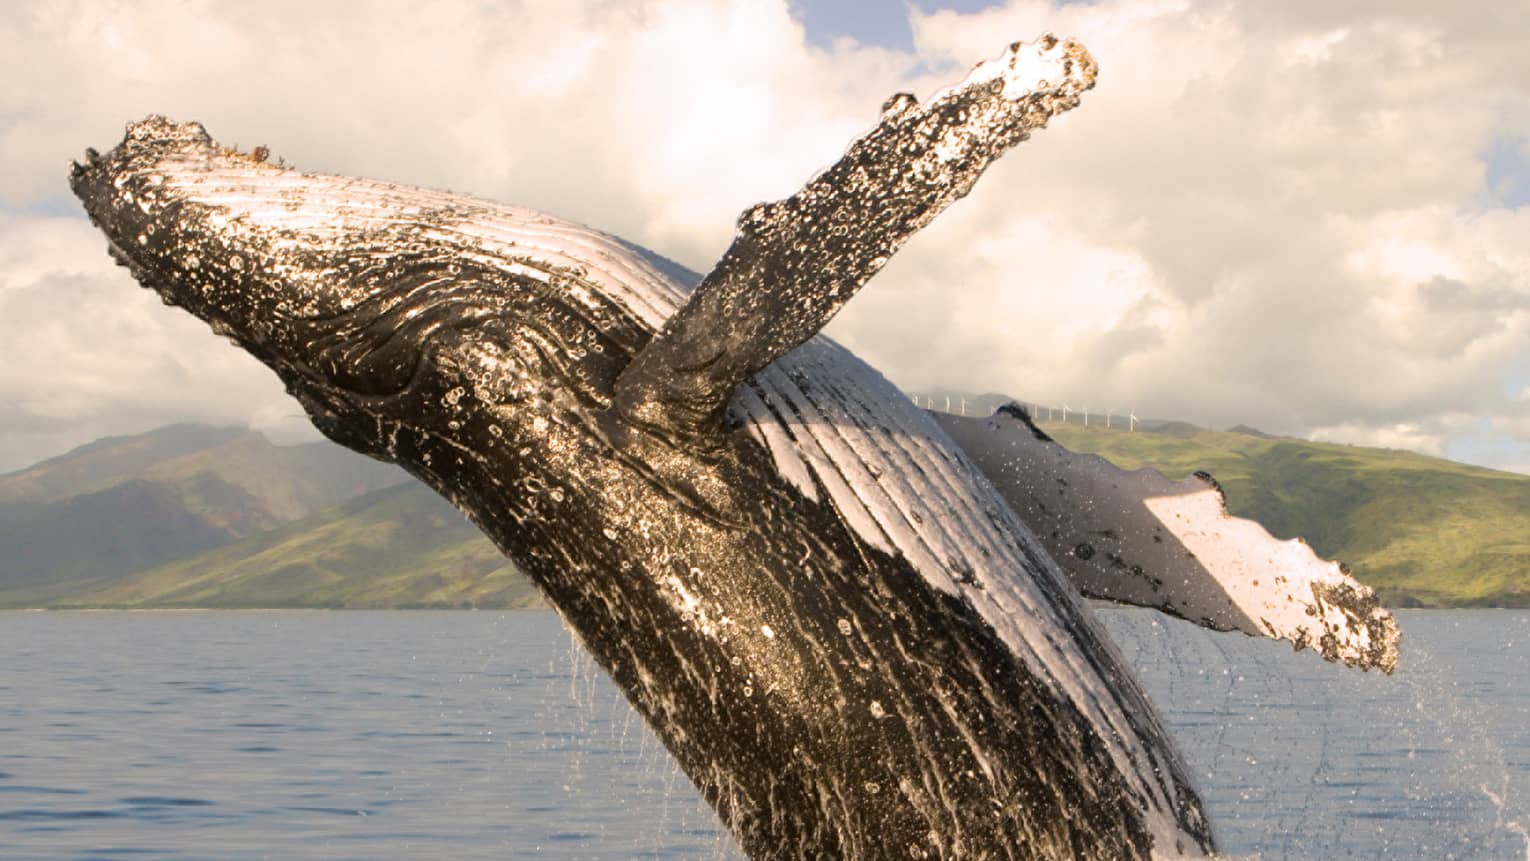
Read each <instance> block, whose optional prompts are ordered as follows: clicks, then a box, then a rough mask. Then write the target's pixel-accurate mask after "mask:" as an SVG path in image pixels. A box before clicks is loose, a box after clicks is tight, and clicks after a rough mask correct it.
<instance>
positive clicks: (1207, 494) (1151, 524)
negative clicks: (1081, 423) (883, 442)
mask: <svg viewBox="0 0 1530 861" xmlns="http://www.w3.org/2000/svg"><path fill="white" fill-rule="evenodd" d="M932 415H933V416H934V418H935V420H936V421H937V422H939V424H940V425H941V427H942V428H944V429H945V431H946V433H947V434H949V435H950V436H951V438H952V439H953V440H955V442H956V443H957V444H958V445H960V446H961V447H962V448H963V449H964V450H965V451H966V453H967V456H968V457H969V458H971V460H972V461H973V462H974V463H975V464H976V465H977V467H978V468H979V469H981V470H982V471H983V472H984V473H985V474H986V475H987V476H988V478H989V480H990V481H992V482H993V483H994V485H995V486H996V487H997V488H998V490H999V492H1000V493H1001V494H1002V495H1003V496H1004V497H1005V499H1006V500H1007V501H1008V502H1009V504H1010V507H1011V508H1013V509H1014V511H1015V513H1016V514H1017V515H1019V517H1020V519H1021V520H1023V521H1025V523H1026V525H1027V526H1029V527H1030V528H1031V530H1032V531H1033V532H1035V534H1036V535H1037V537H1039V538H1040V539H1041V541H1042V543H1043V544H1044V545H1046V548H1047V550H1048V551H1049V552H1050V553H1051V555H1052V558H1054V559H1056V560H1057V562H1058V564H1059V565H1060V566H1061V567H1062V569H1063V570H1064V571H1065V572H1066V573H1067V574H1068V576H1069V577H1070V578H1071V579H1072V580H1073V583H1074V585H1075V586H1077V587H1078V589H1079V591H1080V592H1082V593H1084V594H1085V595H1087V596H1089V597H1091V598H1103V599H1107V600H1111V601H1117V602H1120V603H1123V604H1133V605H1137V606H1141V607H1153V608H1156V609H1159V610H1162V611H1164V612H1166V613H1170V614H1172V615H1175V616H1179V617H1180V618H1183V619H1188V620H1190V621H1192V622H1195V623H1197V624H1199V625H1203V626H1205V627H1207V628H1212V629H1215V630H1219V631H1231V630H1236V631H1242V632H1244V633H1246V634H1250V635H1252V636H1267V637H1274V638H1276V639H1281V640H1289V641H1290V642H1291V643H1293V644H1294V645H1295V646H1296V648H1297V649H1303V648H1306V647H1307V646H1312V647H1313V648H1314V649H1316V650H1317V651H1319V652H1320V653H1321V654H1322V655H1323V657H1325V658H1327V659H1328V660H1330V661H1343V662H1344V663H1346V664H1349V665H1351V666H1355V667H1360V668H1362V669H1370V668H1371V667H1379V668H1380V669H1382V670H1383V671H1385V672H1388V673H1390V672H1391V671H1392V669H1393V667H1395V666H1396V664H1397V644H1398V630H1397V623H1396V622H1395V621H1394V620H1393V618H1392V615H1391V614H1390V613H1388V612H1387V611H1386V610H1385V609H1384V608H1383V607H1381V605H1380V604H1378V603H1377V601H1376V597H1375V595H1374V593H1373V592H1372V591H1371V590H1370V588H1369V587H1367V586H1365V585H1363V584H1361V583H1360V582H1358V581H1356V580H1355V579H1354V578H1353V577H1350V576H1349V573H1348V571H1347V569H1346V568H1345V567H1344V566H1342V565H1340V564H1339V563H1337V562H1330V561H1327V560H1324V559H1322V558H1320V557H1318V556H1317V554H1315V553H1313V551H1312V548H1311V547H1309V546H1307V544H1306V543H1304V542H1302V541H1301V540H1299V539H1291V540H1288V541H1281V540H1278V539H1276V538H1274V537H1273V536H1271V535H1270V533H1269V532H1267V531H1266V530H1265V528H1264V527H1263V526H1261V525H1260V524H1258V523H1255V522H1254V521H1252V520H1246V519H1243V518H1239V517H1233V516H1232V515H1230V514H1228V512H1227V509H1226V507H1225V504H1224V500H1223V497H1222V491H1221V488H1220V487H1218V486H1217V484H1216V482H1215V481H1214V480H1212V478H1211V477H1210V476H1209V475H1206V474H1205V473H1197V474H1196V475H1195V476H1193V477H1191V478H1187V479H1184V480H1181V481H1172V480H1170V479H1168V478H1165V477H1164V476H1163V475H1162V474H1160V473H1158V472H1156V471H1154V470H1151V469H1141V470H1136V471H1133V472H1127V471H1125V470H1122V469H1120V468H1118V467H1117V466H1115V465H1114V464H1112V463H1110V462H1109V461H1107V460H1105V459H1104V458H1102V457H1100V456H1098V455H1093V454H1077V453H1074V452H1071V451H1069V450H1067V449H1066V448H1064V447H1062V446H1061V445H1059V444H1057V443H1056V442H1055V441H1053V440H1052V439H1050V438H1049V437H1047V436H1046V434H1045V433H1043V432H1041V431H1040V429H1038V428H1036V427H1035V425H1033V424H1032V423H1031V422H1030V420H1029V418H1028V417H1027V416H1026V415H1025V414H1024V413H1023V412H1022V411H1021V410H1020V409H1019V408H1018V407H1013V406H1009V407H1003V408H1001V409H1000V410H999V412H997V413H995V414H994V415H993V416H991V417H989V418H985V419H972V418H962V417H959V416H953V415H949V414H944V413H932Z"/></svg>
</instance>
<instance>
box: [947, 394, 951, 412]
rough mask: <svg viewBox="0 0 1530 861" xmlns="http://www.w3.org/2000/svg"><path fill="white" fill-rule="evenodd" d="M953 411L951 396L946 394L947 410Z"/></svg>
mask: <svg viewBox="0 0 1530 861" xmlns="http://www.w3.org/2000/svg"><path fill="white" fill-rule="evenodd" d="M950 411H951V396H950V395H946V412H950Z"/></svg>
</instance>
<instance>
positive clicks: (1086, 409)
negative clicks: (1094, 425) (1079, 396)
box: [1084, 405, 1089, 427]
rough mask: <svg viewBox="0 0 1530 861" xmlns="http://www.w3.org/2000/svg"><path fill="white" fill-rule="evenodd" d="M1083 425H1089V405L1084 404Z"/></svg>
mask: <svg viewBox="0 0 1530 861" xmlns="http://www.w3.org/2000/svg"><path fill="white" fill-rule="evenodd" d="M1084 427H1089V407H1088V405H1085V406H1084Z"/></svg>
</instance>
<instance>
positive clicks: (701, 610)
mask: <svg viewBox="0 0 1530 861" xmlns="http://www.w3.org/2000/svg"><path fill="white" fill-rule="evenodd" d="M1093 76H1094V64H1093V61H1092V60H1090V59H1089V58H1088V55H1087V54H1086V53H1085V52H1084V51H1083V50H1082V48H1080V47H1079V46H1077V45H1076V44H1074V43H1071V42H1062V41H1059V40H1056V39H1053V38H1051V37H1046V38H1044V39H1042V40H1041V41H1039V42H1038V43H1034V44H1031V45H1021V44H1018V43H1017V44H1016V45H1014V46H1011V48H1010V49H1009V50H1008V51H1006V52H1005V54H1004V55H1003V56H1001V57H1000V58H999V59H997V60H993V61H990V62H988V63H984V64H981V65H980V66H978V67H977V69H976V70H974V72H973V74H972V75H971V76H969V77H968V79H967V80H966V81H964V82H963V83H962V84H960V85H958V86H957V87H955V88H953V89H952V90H949V91H946V92H944V93H942V94H939V95H937V96H936V97H935V98H934V99H932V100H931V101H930V102H929V103H927V104H924V105H921V104H920V103H918V102H917V101H915V100H914V99H913V98H912V97H909V96H898V97H895V98H894V99H892V100H890V101H889V102H888V105H887V106H886V108H885V109H884V113H883V116H882V118H881V121H880V123H879V124H878V125H877V126H876V128H875V129H873V131H872V132H870V133H868V135H866V136H865V137H863V138H862V139H861V140H860V141H858V142H857V143H856V144H855V145H853V146H852V147H851V149H850V151H849V152H848V153H847V155H846V157H845V159H844V160H842V161H841V162H840V163H839V164H837V165H835V166H834V167H831V168H830V169H829V170H827V171H826V172H825V173H824V174H822V175H820V177H818V178H817V179H815V180H814V181H813V182H810V183H809V185H808V186H807V187H806V188H804V190H803V191H802V192H799V194H798V195H794V196H793V197H792V198H789V199H788V200H785V201H780V202H777V203H774V204H766V205H762V206H759V207H754V208H752V209H751V210H749V211H748V212H746V214H745V216H744V217H743V218H742V219H741V223H740V227H739V234H738V236H737V238H736V240H735V243H734V246H733V247H732V248H730V249H729V252H728V253H727V254H726V255H725V256H724V258H723V259H722V261H721V262H720V263H719V265H718V267H717V269H715V270H714V271H713V273H712V274H710V275H708V276H707V277H706V278H704V279H699V280H700V286H699V287H697V288H696V289H695V290H692V291H688V289H687V288H688V287H689V284H687V283H685V282H686V281H687V280H690V281H691V283H694V280H693V279H687V278H686V276H685V273H684V272H683V270H681V269H680V268H679V267H676V266H675V265H673V264H671V263H669V262H668V261H664V260H662V259H661V258H658V257H657V256H656V255H653V254H652V253H650V252H645V251H643V250H642V249H639V248H636V247H635V246H633V245H631V244H629V243H626V242H624V241H622V240H619V239H616V238H614V237H611V236H608V235H605V234H602V233H600V232H598V231H595V230H591V229H589V228H586V227H582V226H579V225H575V224H571V223H568V222H565V221H561V220H559V219H556V218H553V217H551V216H547V215H543V214H541V213H535V212H530V211H527V210H522V209H516V208H513V207H508V206H503V205H500V204H494V203H489V202H485V201H481V200H475V199H472V198H468V197H464V196H460V195H453V194H448V193H443V192H436V191H429V190H424V189H418V188H409V187H404V186H398V185H392V184H388V183H382V182H374V181H369V180H360V179H351V178H346V177H337V176H327V175H321V174H311V173H303V172H299V171H296V170H292V169H288V168H286V167H285V166H280V165H275V164H272V163H270V162H269V160H268V159H266V158H265V157H264V153H263V152H258V153H257V154H255V155H249V154H244V153H240V152H236V151H234V150H231V149H227V148H224V147H222V146H220V145H218V144H217V143H216V142H215V141H213V139H212V138H211V137H210V136H209V135H208V134H207V133H206V131H205V130H203V129H202V127H201V126H199V125H197V124H195V123H184V124H182V123H176V122H172V121H170V120H167V119H164V118H161V117H151V118H149V119H147V120H144V121H142V122H138V123H135V124H133V125H131V126H130V127H129V130H128V134H127V136H126V138H125V139H124V141H123V142H122V144H120V145H119V146H117V147H116V148H114V149H113V150H112V151H110V152H109V153H106V154H105V155H101V154H98V153H95V152H90V153H88V154H87V158H86V161H85V163H84V164H78V165H76V166H75V168H74V170H73V173H72V177H71V182H72V185H73V188H74V190H75V192H76V194H77V195H78V196H79V197H80V199H81V201H82V202H83V203H84V205H85V208H86V210H87V212H88V213H89V214H90V216H91V218H92V220H93V221H94V222H95V223H96V224H97V225H98V226H100V228H101V229H102V231H103V232H104V233H105V234H106V236H107V239H108V241H109V243H110V251H111V253H112V254H113V255H114V256H115V257H116V258H117V259H118V260H119V261H120V262H122V263H123V264H124V265H126V266H127V267H128V268H129V269H130V270H131V271H132V273H133V274H134V276H135V277H136V278H137V279H138V280H139V281H140V282H141V283H143V284H144V285H145V286H148V287H150V288H152V289H154V290H155V291H157V292H158V293H159V294H160V295H161V296H162V297H163V298H164V299H165V301H166V302H167V303H170V304H174V305H179V306H182V307H184V308H185V309H186V310H188V311H190V312H191V313H193V314H195V315H197V316H198V317H200V318H202V319H204V320H205V321H207V322H208V323H209V324H210V325H211V326H212V328H213V329H214V330H215V331H217V332H219V333H222V334H224V335H226V336H228V337H229V338H230V340H232V341H233V342H234V343H235V344H237V345H238V346H239V347H241V348H242V349H245V350H247V351H248V352H250V353H251V354H253V355H254V356H256V357H257V358H259V359H260V360H261V361H262V362H264V363H265V364H267V365H268V366H270V367H271V368H272V369H273V370H274V371H275V372H276V373H277V374H278V375H279V376H280V377H281V379H282V380H283V381H284V383H285V384H286V386H287V388H288V390H289V391H290V392H291V393H292V394H293V395H294V396H295V397H296V398H297V399H298V400H299V401H300V402H301V403H302V405H303V407H304V409H305V410H306V411H307V412H308V414H309V416H310V417H311V418H312V419H313V421H314V423H315V425H316V426H317V427H318V428H319V429H320V430H321V431H322V432H324V433H325V434H326V435H327V436H329V437H330V438H332V439H334V440H336V441H338V442H340V443H342V444H344V445H346V446H349V447H351V448H353V449H356V450H358V451H361V452H364V453H367V454H370V455H372V456H374V457H378V458H381V459H385V460H389V461H393V462H397V463H399V464H401V465H402V466H404V468H406V469H407V470H409V471H410V472H411V473H413V474H414V475H415V476H417V477H418V478H420V479H421V480H423V481H424V482H426V483H427V484H429V485H430V486H431V487H433V488H435V489H436V490H437V491H439V492H440V493H442V494H443V495H445V496H447V497H448V498H449V499H451V500H452V501H453V502H454V503H455V504H456V505H457V506H458V507H459V508H460V509H461V510H463V511H464V512H465V513H466V514H467V516H469V517H470V518H472V519H473V520H474V521H475V522H476V523H477V524H478V525H479V526H480V527H481V528H482V529H483V531H484V532H485V533H486V534H488V535H489V536H490V537H491V538H492V539H493V540H494V541H495V543H496V544H497V545H498V546H499V547H500V548H501V549H502V550H503V551H504V552H505V553H506V555H507V556H509V557H510V558H511V559H512V560H513V561H514V562H515V563H516V564H517V566H518V567H520V568H521V569H522V570H523V571H525V572H526V573H527V574H528V575H529V576H530V577H531V578H532V579H533V580H534V581H535V582H536V583H537V584H538V586H540V587H541V589H542V590H543V591H544V593H545V594H546V595H547V597H548V599H549V600H550V601H551V603H552V604H553V605H554V606H555V607H557V609H558V611H559V612H560V613H561V614H562V616H563V618H564V619H565V620H566V621H567V623H568V624H569V626H570V627H571V628H572V629H573V630H574V631H575V632H576V634H577V635H578V636H579V637H580V639H581V640H582V642H583V643H584V644H585V646H586V647H588V648H589V650H590V651H591V653H592V654H593V655H594V657H595V659H596V660H597V661H598V662H599V663H600V664H601V665H602V666H603V667H604V668H605V669H606V670H607V671H608V672H609V673H610V675H611V677H612V678H613V679H614V680H615V682H616V683H617V685H618V686H619V687H620V688H621V689H622V691H623V692H624V693H625V694H626V695H627V697H628V698H629V699H630V700H631V702H632V703H633V705H634V707H635V708H636V709H637V710H638V711H639V712H640V713H641V714H643V716H644V717H645V718H646V719H647V720H648V722H649V723H650V725H652V727H653V728H654V730H655V732H656V733H657V734H658V736H659V737H660V738H661V739H662V740H663V742H664V743H665V745H666V746H667V748H668V749H669V750H670V751H671V752H672V753H673V754H674V756H675V758H676V760H677V761H678V762H679V764H680V766H681V768H682V769H684V771H685V772H686V774H687V775H688V776H689V777H690V778H691V780H692V781H694V782H695V784H696V786H697V787H698V789H699V790H700V792H701V793H702V795H703V796H704V797H705V798H706V799H707V800H708V801H709V802H710V803H711V804H712V805H713V807H714V808H715V809H716V810H717V812H718V815H719V816H720V818H721V819H722V821H723V822H724V823H725V824H726V826H727V827H728V828H729V830H730V831H731V832H732V833H733V835H734V836H735V837H736V838H737V840H738V841H739V843H740V845H741V846H742V847H743V848H744V850H745V851H746V852H747V853H748V854H749V855H750V857H751V858H755V859H778V858H779V859H788V858H792V859H797V858H845V859H880V858H992V859H1002V858H1017V859H1018V858H1097V859H1129V858H1149V857H1199V856H1202V855H1205V854H1207V853H1209V852H1211V851H1212V849H1213V841H1212V835H1211V831H1210V828H1209V826H1208V824H1207V823H1206V820H1205V817H1204V815H1203V813H1202V809H1201V806H1200V802H1199V801H1198V799H1197V798H1196V796H1195V793H1194V791H1193V789H1192V788H1191V784H1190V781H1189V780H1188V778H1187V776H1186V774H1185V770H1184V766H1183V764H1182V763H1181V761H1180V759H1179V757H1178V755H1177V753H1176V752H1175V750H1174V747H1173V744H1172V743H1171V741H1170V739H1169V737H1168V736H1167V734H1166V732H1165V731H1164V729H1163V726H1162V724H1161V722H1160V721H1159V719H1158V717H1157V715H1156V713H1155V712H1154V710H1153V709H1152V707H1151V705H1150V704H1149V703H1148V702H1147V700H1146V699H1145V697H1144V696H1143V694H1142V692H1141V690H1140V689H1139V687H1138V686H1137V684H1136V682H1135V681H1134V680H1133V679H1132V677H1131V675H1130V673H1129V672H1128V671H1127V669H1126V668H1125V666H1124V664H1123V662H1122V660H1121V658H1120V657H1119V655H1118V654H1117V653H1116V651H1115V650H1114V648H1113V647H1112V646H1111V645H1110V644H1109V642H1108V641H1106V640H1105V638H1104V637H1103V635H1102V632H1101V628H1100V627H1099V625H1098V623H1097V622H1096V621H1095V620H1094V618H1093V617H1092V615H1091V613H1090V612H1089V610H1088V608H1087V607H1086V606H1085V605H1084V604H1083V602H1082V601H1081V600H1080V598H1079V597H1078V594H1077V592H1076V591H1075V589H1074V588H1073V586H1072V585H1070V583H1069V582H1068V580H1067V579H1066V576H1065V575H1064V574H1063V572H1062V571H1061V570H1059V568H1058V567H1057V565H1056V564H1055V563H1054V562H1053V561H1052V559H1051V558H1050V557H1049V556H1048V554H1047V552H1046V550H1045V549H1044V548H1043V546H1042V544H1041V543H1040V542H1038V541H1037V539H1036V538H1035V537H1034V536H1033V535H1032V534H1031V532H1030V531H1029V530H1028V529H1027V528H1026V526H1024V525H1023V524H1022V523H1021V521H1020V520H1019V519H1018V518H1017V517H1016V515H1015V513H1014V511H1013V510H1012V508H1011V506H1010V505H1008V504H1006V502H1005V500H1004V498H1003V496H1001V494H1000V493H999V492H998V491H996V490H995V489H994V487H993V485H992V484H990V482H989V481H988V480H987V478H985V477H984V476H983V474H982V473H981V472H980V471H979V469H978V468H977V467H975V466H974V464H973V461H972V460H971V459H970V458H969V457H968V456H967V454H966V453H964V452H963V451H962V450H961V449H960V448H958V447H957V446H956V445H955V444H953V443H952V441H951V440H950V438H949V437H948V436H947V434H946V433H945V432H943V431H942V430H941V429H940V427H938V426H937V425H936V424H935V423H934V422H933V421H932V420H931V419H930V417H929V416H927V415H926V414H924V413H923V412H922V411H921V410H919V409H917V407H915V406H914V405H912V404H910V403H909V402H908V400H907V399H906V398H904V397H903V396H902V395H901V394H900V393H899V392H898V391H897V390H896V389H895V388H894V387H893V386H892V385H891V384H890V383H888V382H887V381H886V380H885V379H884V378H882V377H881V376H880V375H879V374H877V373H876V372H875V371H873V370H872V369H871V368H869V367H867V366H866V365H865V364H864V363H862V362H860V361H859V360H857V359H856V358H855V357H854V356H852V355H851V354H850V353H849V352H847V351H846V350H844V349H843V348H841V347H839V346H838V345H836V344H834V343H832V342H830V341H828V340H826V339H823V338H821V337H814V333H816V332H817V330H818V329H819V328H820V327H821V326H822V325H823V323H824V322H826V321H827V319H828V318H829V317H830V316H832V314H833V313H834V311H835V310H837V309H838V308H839V307H840V305H842V304H843V302H844V301H846V300H847V299H848V298H849V296H850V295H851V294H852V293H853V292H854V290H855V289H857V288H859V287H860V286H861V284H863V283H864V282H865V280H866V279H867V278H869V277H870V276H871V275H872V274H874V272H875V271H876V270H877V269H878V268H880V266H881V265H882V264H883V263H885V262H886V258H887V256H889V255H890V254H892V253H893V251H895V250H896V248H897V247H898V246H899V245H900V244H901V243H902V242H903V240H905V239H906V238H907V237H908V236H909V235H911V234H912V233H913V232H914V231H915V230H917V229H918V228H919V227H920V226H922V225H923V224H925V223H927V222H928V220H929V219H930V218H932V217H934V215H935V214H937V213H938V212H939V210H940V209H941V208H943V207H944V206H946V205H948V204H949V203H951V202H952V201H954V200H955V199H956V198H958V197H960V196H961V195H963V194H965V193H966V192H967V191H968V190H969V189H970V188H971V186H972V183H973V182H975V181H976V179H977V176H978V174H980V173H981V172H982V169H983V167H984V166H986V164H987V163H988V162H989V161H991V160H992V159H993V158H996V157H997V156H998V155H999V154H1001V153H1002V151H1003V150H1004V149H1006V148H1008V147H1009V146H1011V145H1013V144H1015V143H1017V142H1019V141H1020V140H1023V139H1024V137H1025V136H1026V135H1028V134H1029V133H1030V132H1031V131H1033V130H1035V129H1037V128H1039V127H1041V126H1042V125H1043V124H1044V123H1045V122H1046V120H1047V119H1048V118H1049V117H1050V116H1052V115H1053V114H1055V113H1058V112H1060V111H1063V110H1066V109H1068V108H1070V107H1072V106H1073V105H1075V104H1076V103H1077V101H1078V99H1079V97H1080V95H1081V94H1082V92H1083V91H1085V90H1087V89H1088V87H1089V86H1091V85H1092V82H1093Z"/></svg>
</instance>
